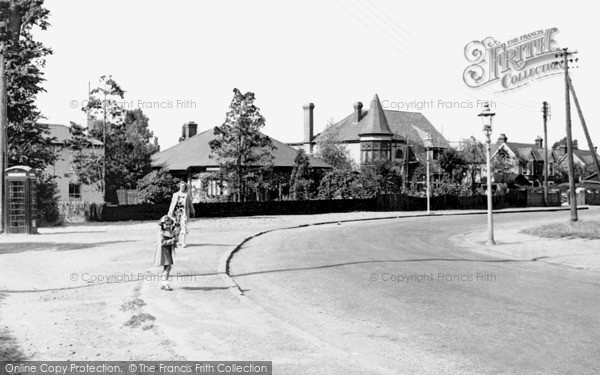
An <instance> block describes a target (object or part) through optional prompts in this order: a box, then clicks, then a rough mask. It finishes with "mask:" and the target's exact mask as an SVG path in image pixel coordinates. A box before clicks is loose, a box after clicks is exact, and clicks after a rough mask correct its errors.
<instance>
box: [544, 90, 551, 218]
mask: <svg viewBox="0 0 600 375" xmlns="http://www.w3.org/2000/svg"><path fill="white" fill-rule="evenodd" d="M549 107H550V105H549V104H548V102H546V101H545V102H544V103H543V105H542V113H543V115H544V141H543V142H544V205H546V206H547V205H548V175H549V173H548V127H547V123H548V110H549Z"/></svg>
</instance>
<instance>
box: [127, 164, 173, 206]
mask: <svg viewBox="0 0 600 375" xmlns="http://www.w3.org/2000/svg"><path fill="white" fill-rule="evenodd" d="M179 182H180V180H179V179H178V178H176V177H173V176H171V175H170V174H169V173H168V172H166V171H164V170H159V171H152V172H150V173H148V174H147V175H146V176H144V177H143V178H142V179H140V180H139V181H138V182H137V188H138V197H139V198H140V201H141V202H142V203H151V204H159V203H166V202H169V201H170V200H171V197H172V196H173V193H175V192H176V191H177V190H178V187H177V184H178V183H179Z"/></svg>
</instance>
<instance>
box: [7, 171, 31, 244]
mask: <svg viewBox="0 0 600 375" xmlns="http://www.w3.org/2000/svg"><path fill="white" fill-rule="evenodd" d="M4 177H5V186H6V190H5V191H4V199H5V206H4V207H6V209H5V210H4V212H5V217H4V222H5V223H6V233H26V234H34V233H37V184H36V183H37V180H36V176H35V172H34V170H33V169H32V168H30V167H26V166H22V165H19V166H15V167H10V168H8V169H7V170H5V171H4Z"/></svg>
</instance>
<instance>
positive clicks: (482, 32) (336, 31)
mask: <svg viewBox="0 0 600 375" xmlns="http://www.w3.org/2000/svg"><path fill="white" fill-rule="evenodd" d="M484 4H485V3H483V2H481V1H477V2H476V1H454V2H448V1H421V2H399V1H384V0H347V1H344V0H318V1H312V0H307V1H293V2H292V1H281V0H280V1H275V0H273V1H226V0H224V1H211V2H209V1H192V0H189V1H186V0H173V1H169V2H165V1H154V0H143V1H141V0H140V1H138V0H120V1H116V0H104V1H91V0H46V7H47V8H48V9H49V10H50V12H51V16H50V23H51V26H50V28H49V29H48V30H46V31H39V32H36V36H37V38H38V39H39V40H41V41H43V42H44V43H45V45H47V46H48V47H50V48H52V50H53V52H54V53H53V55H51V56H49V57H48V58H47V62H46V66H45V68H44V73H45V79H46V82H45V83H44V88H45V89H46V90H47V92H45V93H43V94H40V95H39V96H38V98H37V104H38V107H39V108H40V110H41V112H42V113H43V115H44V116H46V117H47V120H46V122H48V123H57V124H65V125H68V124H69V123H70V122H71V121H74V122H77V123H80V124H83V123H85V115H84V113H83V112H82V111H81V103H82V101H84V100H85V99H86V98H87V93H88V85H91V87H92V88H94V87H95V86H96V85H98V84H99V78H100V76H102V75H112V77H113V79H115V80H116V81H117V82H118V83H119V84H120V85H121V87H122V88H123V89H124V90H125V91H126V94H125V101H124V102H123V106H124V107H125V108H131V109H135V108H141V109H142V110H143V111H144V113H145V114H146V115H147V116H148V117H149V119H150V122H149V125H150V129H151V130H152V131H153V132H154V134H155V135H156V136H157V137H158V140H159V144H160V146H161V148H162V149H163V150H164V149H166V148H168V147H171V146H173V145H175V144H176V143H177V142H178V139H179V136H180V135H181V126H182V125H183V124H184V123H185V122H188V121H194V122H196V123H198V130H199V132H200V131H204V130H207V129H211V128H213V127H215V126H218V125H221V124H222V123H223V121H224V119H225V113H226V112H227V110H228V107H229V103H230V101H231V99H232V97H233V89H234V88H238V89H240V90H241V91H242V92H247V91H252V92H254V93H255V95H256V105H257V106H258V107H259V108H260V112H261V113H262V115H263V116H264V117H265V118H266V126H265V128H264V132H265V133H266V134H268V135H270V136H271V137H273V138H276V139H278V140H280V141H284V142H299V141H302V139H303V109H302V106H303V104H305V103H309V102H312V103H314V104H315V112H314V117H315V132H319V131H321V130H323V129H324V127H325V125H326V124H327V122H328V121H329V120H333V121H338V120H341V119H342V118H344V117H346V116H347V115H349V114H350V113H352V111H353V107H352V106H353V103H354V102H357V101H361V102H363V104H364V105H365V108H368V106H369V103H370V101H371V99H372V98H373V96H374V95H375V94H378V95H379V98H380V100H381V101H382V105H383V106H384V108H385V109H401V110H408V111H418V112H422V113H423V114H424V115H425V116H426V117H427V118H428V119H429V121H430V122H431V123H432V124H433V125H434V126H435V127H436V128H437V129H438V130H439V131H441V132H442V133H443V134H444V135H445V137H446V138H447V139H449V140H450V141H452V142H457V141H459V140H460V139H463V138H467V137H470V136H475V137H476V138H478V139H480V140H483V139H484V136H483V132H482V124H481V120H480V119H479V118H478V117H477V115H478V114H479V113H480V112H481V110H482V109H483V102H484V101H490V102H491V103H492V109H493V110H494V111H495V113H496V116H495V118H494V124H493V133H492V139H493V140H494V141H495V140H496V139H497V138H498V136H499V135H500V134H501V133H504V134H506V135H507V137H508V139H509V141H515V142H524V143H533V141H534V139H535V138H536V136H538V135H541V136H543V122H542V114H541V107H542V102H543V101H548V102H549V103H550V106H551V118H550V120H549V122H548V139H549V140H550V144H552V143H554V142H555V141H557V140H559V139H561V138H563V137H564V136H565V134H566V130H565V123H566V120H565V119H566V111H565V84H564V76H563V75H562V74H557V75H553V76H549V77H546V78H543V79H539V80H535V81H532V82H531V83H529V84H528V85H525V86H523V87H521V88H518V89H514V90H510V91H506V92H501V90H502V87H501V85H499V84H498V83H497V82H495V83H491V84H489V85H487V86H483V87H479V88H472V87H469V86H467V85H466V84H465V82H464V80H463V72H464V71H465V69H466V68H467V67H468V66H469V65H471V64H472V63H470V62H469V61H468V60H467V59H466V57H465V47H466V46H467V44H469V43H470V42H472V41H481V40H483V39H485V38H487V37H493V38H494V39H495V40H497V41H499V42H502V43H503V42H508V41H510V40H512V39H514V38H518V37H520V36H522V35H525V34H529V33H532V32H535V31H537V30H546V29H549V28H557V29H558V31H557V32H556V33H555V34H554V35H553V38H554V40H555V42H556V43H555V45H556V46H557V47H560V48H565V47H568V48H569V49H570V50H573V51H577V52H578V53H577V55H576V56H575V57H577V58H579V61H578V62H577V63H576V64H574V65H576V66H577V67H576V68H574V69H572V70H570V74H571V78H572V80H573V86H574V88H575V90H576V92H577V97H578V99H579V102H580V104H581V108H582V110H583V114H584V116H585V120H586V123H587V125H588V128H589V129H590V134H591V136H592V140H593V142H594V145H597V144H598V143H600V130H599V129H598V125H597V124H598V122H599V120H600V115H598V112H597V111H595V109H596V108H595V104H596V103H595V100H594V97H595V94H596V89H597V87H598V83H599V80H598V66H600V52H599V49H598V48H596V47H594V46H593V44H594V43H595V42H594V41H595V40H596V39H597V37H594V36H593V35H597V33H596V32H594V31H593V30H594V28H593V27H592V26H593V25H594V24H595V22H596V18H597V17H596V12H595V8H594V5H593V2H583V1H571V2H569V3H567V5H565V3H564V2H560V3H559V2H558V1H555V0H550V1H527V2H525V1H511V0H507V1H503V2H494V3H488V4H489V5H484ZM572 107H573V108H572V120H573V136H574V138H575V139H578V141H579V145H580V148H582V149H587V144H586V141H585V136H584V134H583V130H582V127H581V125H580V121H579V117H578V114H577V111H576V109H575V106H574V105H573V104H572ZM419 109H420V111H419Z"/></svg>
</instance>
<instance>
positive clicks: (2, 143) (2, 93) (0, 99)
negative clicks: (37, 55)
mask: <svg viewBox="0 0 600 375" xmlns="http://www.w3.org/2000/svg"><path fill="white" fill-rule="evenodd" d="M3 24H4V26H6V25H5V23H3ZM0 27H1V26H0ZM5 53H6V43H5V42H4V41H0V168H1V169H0V233H4V229H5V228H4V226H5V217H6V216H8V215H5V212H4V211H5V210H6V209H7V207H4V183H5V181H4V170H5V169H6V167H7V164H6V163H7V159H8V158H7V149H8V147H7V146H8V141H7V134H6V129H7V128H8V111H7V108H6V106H7V98H6V96H7V93H6V67H5V64H4V61H5V57H4V55H5Z"/></svg>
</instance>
